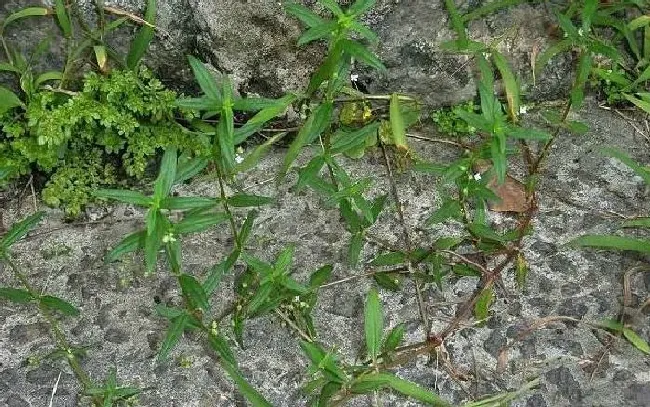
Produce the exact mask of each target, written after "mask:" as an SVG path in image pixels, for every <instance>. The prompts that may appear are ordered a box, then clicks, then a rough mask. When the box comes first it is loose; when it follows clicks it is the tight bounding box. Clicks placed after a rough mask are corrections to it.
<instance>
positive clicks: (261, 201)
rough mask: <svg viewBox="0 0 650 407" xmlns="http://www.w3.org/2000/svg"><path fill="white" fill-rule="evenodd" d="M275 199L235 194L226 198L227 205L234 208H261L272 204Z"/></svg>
mask: <svg viewBox="0 0 650 407" xmlns="http://www.w3.org/2000/svg"><path fill="white" fill-rule="evenodd" d="M274 201H275V198H273V197H270V196H261V195H246V194H237V195H233V196H230V197H228V205H230V206H232V207H235V208H248V207H252V206H262V205H268V204H270V203H273V202H274Z"/></svg>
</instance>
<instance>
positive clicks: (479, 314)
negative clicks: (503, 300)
mask: <svg viewBox="0 0 650 407" xmlns="http://www.w3.org/2000/svg"><path fill="white" fill-rule="evenodd" d="M493 300H494V291H493V289H492V287H487V288H485V289H484V290H483V291H482V292H481V294H480V295H479V297H478V299H477V300H476V304H474V317H475V318H476V319H477V320H479V321H482V320H484V319H486V318H487V317H488V313H489V311H490V305H492V301H493Z"/></svg>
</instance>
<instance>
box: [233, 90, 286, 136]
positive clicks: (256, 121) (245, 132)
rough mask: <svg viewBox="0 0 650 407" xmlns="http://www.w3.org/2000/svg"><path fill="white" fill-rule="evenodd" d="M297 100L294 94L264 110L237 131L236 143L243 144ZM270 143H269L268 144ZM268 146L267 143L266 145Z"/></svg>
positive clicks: (284, 97) (282, 98)
mask: <svg viewBox="0 0 650 407" xmlns="http://www.w3.org/2000/svg"><path fill="white" fill-rule="evenodd" d="M296 99H297V96H296V95H294V94H288V95H285V96H283V97H281V98H280V99H278V100H277V101H276V102H275V103H274V104H272V105H270V106H268V107H266V108H264V109H262V110H261V111H259V112H258V113H257V114H255V116H253V117H251V118H250V119H249V120H248V121H247V122H246V123H245V124H244V125H243V126H241V127H239V128H237V129H235V135H234V143H235V145H238V144H241V143H243V142H244V141H246V139H247V138H248V137H249V136H250V135H251V134H253V133H255V132H256V131H258V130H260V129H261V128H262V127H264V124H266V122H268V121H269V120H271V119H273V118H274V117H278V116H280V115H282V114H284V112H285V111H286V110H287V107H289V105H290V104H291V103H293V102H294V101H295V100H296ZM267 143H268V142H267ZM265 144H266V143H265Z"/></svg>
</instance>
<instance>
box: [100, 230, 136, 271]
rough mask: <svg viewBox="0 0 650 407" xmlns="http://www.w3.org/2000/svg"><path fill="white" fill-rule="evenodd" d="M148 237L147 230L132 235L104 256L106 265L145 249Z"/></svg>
mask: <svg viewBox="0 0 650 407" xmlns="http://www.w3.org/2000/svg"><path fill="white" fill-rule="evenodd" d="M146 236H147V232H146V230H141V231H139V232H134V233H131V234H130V235H128V236H126V237H125V238H124V239H122V240H121V241H120V243H118V244H117V245H116V246H115V247H114V248H113V250H111V251H110V252H108V253H107V254H106V256H104V262H105V263H111V262H113V261H115V260H117V259H119V258H120V257H122V256H124V255H125V254H127V253H131V252H134V251H136V250H138V249H141V248H143V247H144V239H145V237H146Z"/></svg>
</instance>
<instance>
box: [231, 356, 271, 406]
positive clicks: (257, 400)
mask: <svg viewBox="0 0 650 407" xmlns="http://www.w3.org/2000/svg"><path fill="white" fill-rule="evenodd" d="M221 367H222V368H223V370H225V371H226V373H228V376H230V378H231V379H232V381H233V382H234V383H235V386H237V390H239V391H240V392H241V394H242V395H243V396H244V397H245V398H246V400H248V402H249V403H251V406H252V407H273V405H272V404H271V403H269V402H268V401H266V399H265V398H264V396H262V395H261V394H260V393H259V392H258V391H257V390H255V388H254V387H253V386H251V385H250V383H248V382H247V381H246V379H244V377H243V376H242V374H241V373H240V372H239V370H237V368H236V367H235V366H234V365H232V364H230V363H228V362H226V361H225V360H222V363H221Z"/></svg>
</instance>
